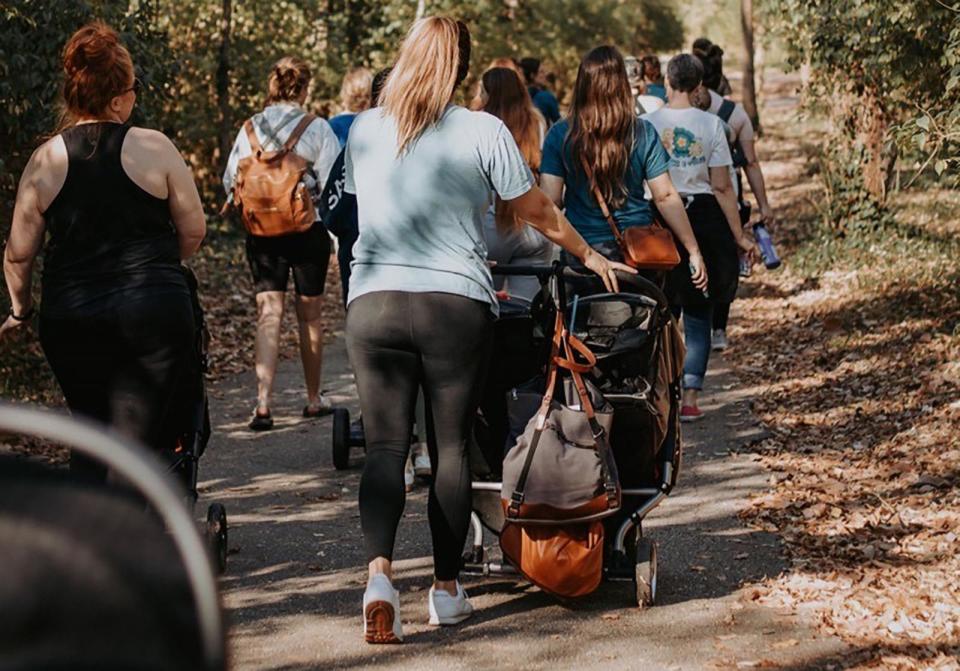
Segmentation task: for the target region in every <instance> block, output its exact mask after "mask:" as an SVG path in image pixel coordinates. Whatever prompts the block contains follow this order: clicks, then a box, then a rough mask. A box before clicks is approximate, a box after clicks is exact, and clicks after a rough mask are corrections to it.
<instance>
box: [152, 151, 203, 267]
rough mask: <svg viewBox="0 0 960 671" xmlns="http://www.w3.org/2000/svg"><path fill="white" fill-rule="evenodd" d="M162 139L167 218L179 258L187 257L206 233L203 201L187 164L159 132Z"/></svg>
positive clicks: (196, 248) (197, 246)
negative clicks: (168, 210)
mask: <svg viewBox="0 0 960 671" xmlns="http://www.w3.org/2000/svg"><path fill="white" fill-rule="evenodd" d="M160 135H161V136H162V137H163V138H164V140H165V142H164V154H165V156H164V163H165V164H166V168H167V189H168V194H169V196H168V198H169V201H168V202H169V204H170V218H171V219H172V220H173V227H174V228H175V229H176V230H177V241H178V242H179V245H180V258H181V259H189V258H190V257H191V256H193V255H194V253H195V252H196V251H197V250H198V249H200V243H202V242H203V239H204V237H206V235H207V218H206V216H205V215H204V213H203V203H201V202H200V194H199V192H197V185H196V183H195V182H194V181H193V172H191V170H190V166H188V165H187V163H186V161H184V160H183V157H182V156H181V155H180V152H179V151H177V148H176V147H175V146H174V144H173V142H171V141H170V139H169V138H167V137H166V136H165V135H162V134H160Z"/></svg>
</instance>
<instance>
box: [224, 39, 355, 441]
mask: <svg viewBox="0 0 960 671" xmlns="http://www.w3.org/2000/svg"><path fill="white" fill-rule="evenodd" d="M310 78H311V73H310V68H309V66H308V65H307V64H306V63H305V62H304V61H302V60H301V59H299V58H295V57H286V58H281V59H280V60H279V61H277V63H276V64H275V65H274V66H273V68H272V69H271V71H270V77H269V80H268V81H269V83H268V89H269V91H268V96H267V106H266V107H265V108H264V110H263V112H260V113H259V114H255V115H254V116H253V117H252V118H250V119H248V120H247V121H246V122H245V123H244V125H243V128H241V129H240V132H239V133H238V134H237V139H236V141H235V142H234V144H233V150H232V151H231V152H230V158H229V160H228V162H227V168H226V171H225V172H224V174H223V186H224V188H225V189H226V192H227V194H228V197H229V199H230V200H231V201H232V203H233V205H234V206H235V207H236V208H237V210H238V211H239V214H240V217H241V219H242V220H243V223H244V226H245V227H246V229H247V233H248V235H247V243H246V250H247V262H248V263H249V265H250V272H251V274H252V275H253V283H254V287H255V290H256V293H257V336H256V371H257V406H256V408H255V409H254V412H253V418H252V419H251V421H250V425H249V426H250V429H251V430H253V431H267V430H269V429H272V428H273V418H272V416H271V413H270V398H271V393H272V391H273V379H274V376H275V374H276V371H277V356H278V352H279V346H280V324H281V321H282V318H283V299H284V295H285V293H286V290H287V283H288V282H289V279H290V271H291V270H292V271H293V283H294V289H295V291H296V310H297V324H298V326H299V331H300V358H301V361H302V362H303V375H304V378H305V380H306V386H307V404H306V406H305V407H304V409H303V416H304V417H319V416H322V415H324V414H327V413H329V412H331V411H332V407H331V404H330V401H329V399H327V398H325V397H324V396H323V395H322V394H321V393H320V372H321V365H322V360H323V324H322V307H323V291H324V286H325V284H326V278H327V266H328V264H329V262H330V236H329V235H328V234H327V231H326V229H325V228H324V227H323V225H322V224H321V223H320V222H319V215H318V214H317V212H316V209H315V207H314V201H315V200H316V199H317V198H318V197H319V194H320V191H322V189H323V186H324V184H325V183H326V181H327V177H328V176H329V174H330V168H331V167H332V166H333V163H334V161H335V160H336V158H337V155H338V154H339V152H340V142H339V141H338V140H337V136H336V135H335V134H334V132H333V130H332V129H331V128H330V125H329V124H328V123H327V122H326V121H324V120H323V119H319V118H317V117H314V116H313V115H312V114H309V113H307V112H306V111H305V110H304V109H303V105H304V103H305V102H306V100H307V89H308V87H309V85H310Z"/></svg>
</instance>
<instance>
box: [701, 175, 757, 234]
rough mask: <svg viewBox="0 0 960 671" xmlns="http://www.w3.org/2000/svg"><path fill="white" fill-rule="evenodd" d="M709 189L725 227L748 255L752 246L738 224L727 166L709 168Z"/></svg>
mask: <svg viewBox="0 0 960 671" xmlns="http://www.w3.org/2000/svg"><path fill="white" fill-rule="evenodd" d="M710 187H711V188H712V189H713V195H714V196H716V198H717V202H718V203H719V204H720V209H721V210H723V216H725V217H726V218H727V225H728V226H730V231H731V232H732V233H733V239H734V240H736V242H737V246H738V247H739V248H740V249H741V250H743V251H744V252H747V253H750V252H751V251H752V250H753V245H752V244H751V243H750V240H749V239H748V238H747V236H746V234H745V233H744V232H743V226H742V225H741V224H740V212H739V210H737V194H736V193H735V192H734V190H733V182H731V181H730V166H729V165H721V166H718V167H715V168H710Z"/></svg>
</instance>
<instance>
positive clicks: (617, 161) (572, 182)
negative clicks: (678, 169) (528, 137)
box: [540, 46, 707, 288]
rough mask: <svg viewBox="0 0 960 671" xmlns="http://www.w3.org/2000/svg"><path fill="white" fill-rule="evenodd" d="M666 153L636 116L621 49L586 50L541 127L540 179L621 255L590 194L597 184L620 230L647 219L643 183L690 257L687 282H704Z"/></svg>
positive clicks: (594, 240) (592, 238)
mask: <svg viewBox="0 0 960 671" xmlns="http://www.w3.org/2000/svg"><path fill="white" fill-rule="evenodd" d="M669 168H670V157H669V156H668V155H667V153H666V151H665V150H664V148H663V147H662V146H661V144H660V139H659V137H657V132H656V130H654V129H653V127H652V126H651V125H650V124H649V123H648V122H646V121H643V120H640V119H638V118H637V116H636V114H635V111H634V103H633V95H632V93H631V91H630V81H629V79H628V78H627V70H626V65H625V64H624V61H623V56H621V55H620V52H619V51H617V49H616V48H615V47H611V46H603V47H597V48H596V49H593V50H592V51H590V52H589V53H588V54H587V55H586V56H584V57H583V60H582V61H581V63H580V69H579V71H578V72H577V81H576V83H575V84H574V93H573V104H572V105H571V108H570V113H569V115H568V116H567V118H566V119H563V120H561V121H560V122H559V123H557V124H556V125H555V126H554V127H553V128H551V129H550V132H549V133H548V134H547V139H546V141H545V142H544V146H543V161H542V163H541V164H540V170H541V176H540V184H541V187H542V188H543V190H544V191H545V192H546V193H547V195H549V196H550V197H551V198H552V199H553V200H554V202H555V203H557V205H560V204H561V203H562V204H563V205H565V206H566V213H567V216H568V217H569V218H570V223H571V224H573V226H574V228H576V229H577V231H578V232H579V233H580V234H581V235H582V236H583V237H584V239H585V240H586V241H587V242H588V243H589V244H591V245H593V246H594V247H595V248H596V249H597V250H598V251H599V252H601V253H602V254H604V255H606V256H607V258H610V259H614V260H617V261H620V260H622V259H623V256H622V254H621V252H620V249H619V247H618V246H617V242H616V238H615V237H614V234H613V231H612V230H611V228H610V224H609V223H608V222H607V219H606V217H605V216H604V214H603V210H602V209H601V207H600V204H599V203H598V202H597V199H596V197H595V196H594V190H595V189H596V190H598V191H599V192H600V194H601V195H602V196H603V199H604V200H605V201H606V203H607V207H608V209H609V210H610V212H611V214H612V215H613V218H614V219H615V220H616V222H617V225H618V227H619V228H620V230H621V231H622V230H624V229H626V228H628V227H630V226H649V225H650V224H651V223H652V222H653V217H654V212H653V209H652V208H651V206H650V203H649V202H648V201H647V200H646V199H645V197H644V188H643V187H644V183H646V184H647V185H648V186H649V188H650V192H651V193H652V194H653V202H654V204H655V206H656V208H657V210H658V211H659V213H660V215H661V216H662V217H663V218H664V220H665V221H666V223H667V226H669V227H670V229H671V230H672V231H673V233H674V235H676V236H677V238H678V239H679V240H680V243H681V244H682V245H683V247H684V248H685V249H686V251H687V254H688V255H689V257H690V267H691V273H692V276H693V282H694V284H695V285H696V286H698V287H701V288H703V287H705V286H706V283H707V275H706V268H705V266H704V263H703V257H702V256H701V255H700V249H699V247H698V246H697V240H696V238H695V237H694V235H693V231H692V230H691V229H690V222H689V221H688V220H687V214H686V212H685V211H684V208H683V201H681V200H680V196H679V195H678V194H677V191H676V189H675V188H674V187H673V183H672V182H671V181H670V175H669V172H668V171H669Z"/></svg>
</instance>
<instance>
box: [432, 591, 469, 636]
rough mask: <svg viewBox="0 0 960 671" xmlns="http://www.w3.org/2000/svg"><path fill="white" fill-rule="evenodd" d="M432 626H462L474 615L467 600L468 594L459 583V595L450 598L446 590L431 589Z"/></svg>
mask: <svg viewBox="0 0 960 671" xmlns="http://www.w3.org/2000/svg"><path fill="white" fill-rule="evenodd" d="M429 604H430V605H429V607H430V624H433V625H443V624H460V623H461V622H463V621H464V620H466V619H467V618H468V617H470V616H471V615H473V605H472V604H471V603H470V602H469V601H468V600H467V592H466V590H465V589H463V585H461V584H460V582H459V581H458V582H457V595H456V596H450V592H447V591H446V590H442V589H441V590H438V589H435V588H433V587H431V588H430V597H429Z"/></svg>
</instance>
